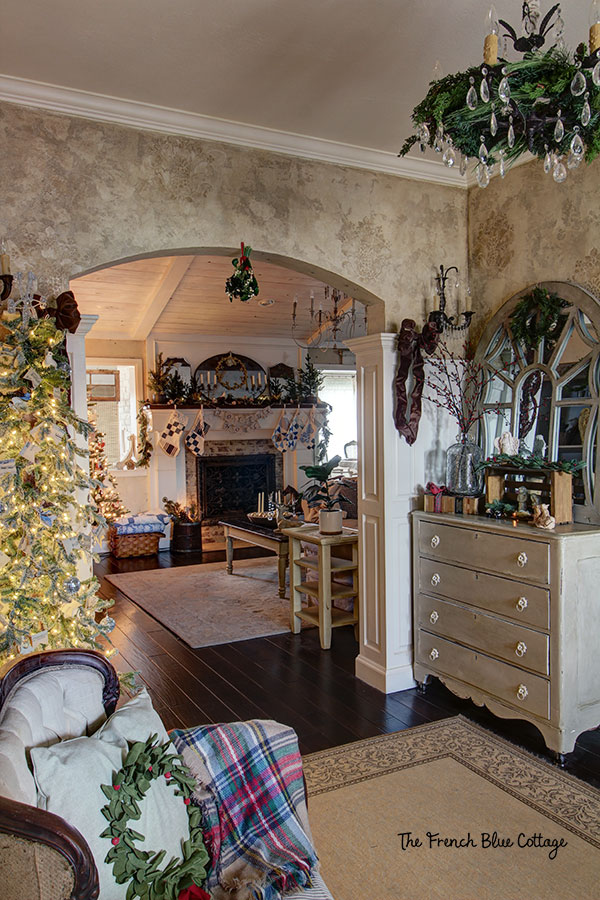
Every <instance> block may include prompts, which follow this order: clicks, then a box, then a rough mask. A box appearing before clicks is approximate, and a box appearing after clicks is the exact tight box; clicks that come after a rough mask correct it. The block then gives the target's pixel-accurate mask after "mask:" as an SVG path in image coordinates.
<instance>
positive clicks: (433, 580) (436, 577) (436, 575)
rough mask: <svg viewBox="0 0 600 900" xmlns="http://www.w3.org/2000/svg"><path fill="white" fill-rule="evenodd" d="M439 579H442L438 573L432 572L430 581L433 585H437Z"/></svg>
mask: <svg viewBox="0 0 600 900" xmlns="http://www.w3.org/2000/svg"><path fill="white" fill-rule="evenodd" d="M441 580H442V579H441V578H440V576H439V575H438V573H437V572H434V574H433V575H432V576H431V583H432V585H433V586H434V587H436V585H438V584H439V583H440V581H441Z"/></svg>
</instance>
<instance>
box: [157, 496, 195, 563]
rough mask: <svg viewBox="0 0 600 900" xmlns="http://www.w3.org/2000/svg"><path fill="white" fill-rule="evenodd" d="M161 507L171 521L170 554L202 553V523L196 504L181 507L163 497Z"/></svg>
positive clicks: (179, 504)
mask: <svg viewBox="0 0 600 900" xmlns="http://www.w3.org/2000/svg"><path fill="white" fill-rule="evenodd" d="M163 505H164V508H165V512H167V513H168V514H169V515H170V516H171V519H172V520H173V530H172V532H171V552H172V553H194V552H195V553H199V552H201V551H202V522H201V520H200V510H199V508H198V504H197V503H192V504H190V506H182V505H181V503H176V502H175V501H174V500H168V499H167V498H166V497H163Z"/></svg>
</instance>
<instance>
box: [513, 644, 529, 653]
mask: <svg viewBox="0 0 600 900" xmlns="http://www.w3.org/2000/svg"><path fill="white" fill-rule="evenodd" d="M515 653H516V654H517V656H525V654H526V653H527V644H526V643H525V641H519V643H518V644H517V646H516V647H515Z"/></svg>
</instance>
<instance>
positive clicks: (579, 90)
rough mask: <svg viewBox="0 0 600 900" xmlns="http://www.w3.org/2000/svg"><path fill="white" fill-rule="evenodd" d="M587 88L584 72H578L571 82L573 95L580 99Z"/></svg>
mask: <svg viewBox="0 0 600 900" xmlns="http://www.w3.org/2000/svg"><path fill="white" fill-rule="evenodd" d="M586 87H587V82H586V80H585V75H584V74H583V72H581V70H580V71H578V72H576V73H575V75H574V76H573V80H572V82H571V93H572V94H573V96H574V97H580V96H581V95H582V94H583V92H584V91H585V89H586Z"/></svg>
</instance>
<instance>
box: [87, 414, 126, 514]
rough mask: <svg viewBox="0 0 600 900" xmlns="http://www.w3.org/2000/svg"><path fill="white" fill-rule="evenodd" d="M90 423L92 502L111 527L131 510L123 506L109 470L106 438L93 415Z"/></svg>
mask: <svg viewBox="0 0 600 900" xmlns="http://www.w3.org/2000/svg"><path fill="white" fill-rule="evenodd" d="M90 421H91V424H92V431H91V432H90V436H89V448H90V476H91V478H92V479H93V481H94V485H93V487H92V500H93V502H94V503H95V504H96V506H97V507H98V510H99V512H100V515H101V516H102V517H103V518H104V519H106V521H107V522H108V524H109V525H110V523H111V522H114V520H115V519H118V518H119V516H126V515H127V513H128V512H129V510H128V509H127V507H126V506H125V505H124V504H123V502H122V500H121V498H120V496H119V491H118V488H117V483H116V481H115V479H114V476H113V475H112V473H111V472H110V470H109V468H108V460H107V459H106V452H105V447H106V441H105V437H104V435H103V433H102V432H101V431H99V430H98V427H97V425H96V423H95V422H94V420H93V414H92V413H90Z"/></svg>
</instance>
